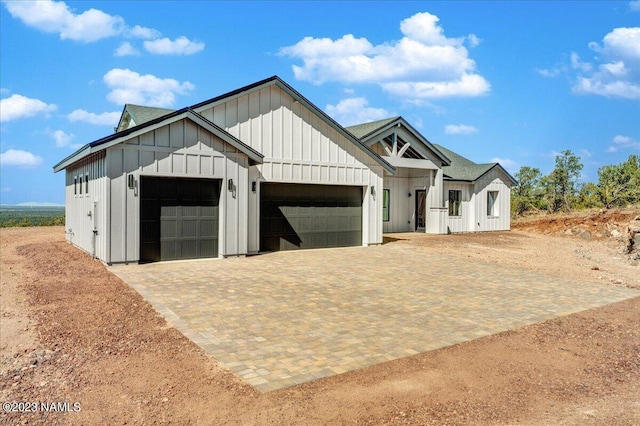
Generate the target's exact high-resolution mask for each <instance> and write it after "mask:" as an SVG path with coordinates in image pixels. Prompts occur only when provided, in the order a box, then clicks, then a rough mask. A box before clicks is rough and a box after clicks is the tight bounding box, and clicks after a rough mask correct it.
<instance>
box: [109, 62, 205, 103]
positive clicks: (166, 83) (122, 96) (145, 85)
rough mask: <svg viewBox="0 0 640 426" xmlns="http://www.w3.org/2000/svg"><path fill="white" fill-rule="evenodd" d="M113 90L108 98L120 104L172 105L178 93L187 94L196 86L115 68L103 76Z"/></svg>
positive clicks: (186, 82)
mask: <svg viewBox="0 0 640 426" xmlns="http://www.w3.org/2000/svg"><path fill="white" fill-rule="evenodd" d="M103 80H104V82H105V84H106V85H107V86H109V88H110V89H111V92H109V94H108V95H107V99H108V100H109V101H111V102H114V103H116V104H119V105H123V104H126V103H132V104H141V105H147V106H156V107H170V106H172V105H173V104H174V102H175V97H176V95H177V94H178V95H186V94H188V93H190V92H191V91H192V90H193V89H195V86H194V85H193V84H191V83H190V82H188V81H185V82H182V83H180V82H179V81H178V80H174V79H172V78H158V77H156V76H154V75H152V74H146V75H141V74H138V73H137V72H135V71H131V70H129V69H121V68H114V69H112V70H111V71H109V72H107V73H106V74H105V75H104V78H103Z"/></svg>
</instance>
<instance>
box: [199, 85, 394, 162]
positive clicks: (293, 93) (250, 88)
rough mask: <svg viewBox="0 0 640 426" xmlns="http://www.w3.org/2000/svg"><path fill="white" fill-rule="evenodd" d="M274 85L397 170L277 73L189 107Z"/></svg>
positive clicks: (368, 152) (209, 103) (369, 153)
mask: <svg viewBox="0 0 640 426" xmlns="http://www.w3.org/2000/svg"><path fill="white" fill-rule="evenodd" d="M273 85H276V86H278V87H279V88H280V89H282V90H284V91H285V92H287V94H289V96H291V97H292V98H293V99H294V101H298V102H300V103H301V104H302V105H304V106H305V107H306V108H307V109H309V110H311V111H314V112H315V113H316V114H317V115H319V116H320V117H322V118H323V119H324V120H325V121H326V122H327V123H328V124H329V125H331V127H333V128H334V130H336V131H338V132H339V133H340V134H342V135H343V136H344V137H346V138H347V139H349V140H350V141H351V142H352V143H354V144H356V145H357V146H359V147H360V148H362V150H363V151H364V152H365V153H367V154H368V155H369V156H370V157H371V158H373V159H374V160H375V161H376V162H377V163H378V164H380V165H381V166H382V167H383V168H384V169H385V170H386V171H388V172H389V173H391V174H395V172H396V169H395V167H393V166H392V165H391V164H389V163H387V162H386V161H384V160H383V159H382V158H380V156H379V155H378V154H376V153H375V152H374V151H372V150H371V149H370V148H369V147H368V146H366V145H364V144H363V143H362V142H361V141H360V139H358V138H357V137H355V136H354V135H352V134H351V133H350V132H349V131H347V130H346V129H345V128H344V127H342V126H341V125H340V124H339V123H338V122H336V121H335V120H334V119H333V118H331V117H330V116H329V115H327V114H326V113H325V112H324V111H322V110H321V109H320V108H318V107H317V106H315V105H314V104H313V103H311V101H309V100H308V99H307V98H305V97H304V96H303V95H302V94H301V93H299V92H298V91H297V90H296V89H294V88H293V87H291V86H289V85H288V84H287V83H286V82H285V81H283V80H282V79H281V78H280V77H278V76H277V75H274V76H272V77H269V78H266V79H264V80H260V81H258V82H256V83H253V84H250V85H248V86H244V87H241V88H239V89H236V90H234V91H232V92H228V93H225V94H223V95H220V96H217V97H215V98H211V99H209V100H206V101H204V102H200V103H197V104H195V105H193V106H191V107H189V108H190V109H192V110H195V111H196V112H197V110H199V109H201V108H202V107H204V106H209V105H212V104H217V103H221V102H226V101H228V100H230V99H233V98H236V97H240V96H243V95H244V94H246V93H248V92H253V91H256V90H260V89H262V88H265V87H269V86H273Z"/></svg>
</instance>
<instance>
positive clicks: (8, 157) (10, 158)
mask: <svg viewBox="0 0 640 426" xmlns="http://www.w3.org/2000/svg"><path fill="white" fill-rule="evenodd" d="M40 164H42V158H41V157H38V156H37V155H33V154H32V153H30V152H27V151H23V150H21V149H9V150H7V151H6V152H4V153H2V154H0V165H2V166H22V167H35V166H39V165H40Z"/></svg>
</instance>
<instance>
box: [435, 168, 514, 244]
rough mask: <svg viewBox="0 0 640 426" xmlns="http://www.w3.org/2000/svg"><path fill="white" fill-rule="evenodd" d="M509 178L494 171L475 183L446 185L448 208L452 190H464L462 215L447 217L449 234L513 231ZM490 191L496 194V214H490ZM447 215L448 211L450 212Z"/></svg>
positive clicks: (448, 183)
mask: <svg viewBox="0 0 640 426" xmlns="http://www.w3.org/2000/svg"><path fill="white" fill-rule="evenodd" d="M505 180H507V176H505V175H504V173H502V172H501V171H500V170H498V169H496V168H494V169H492V170H490V171H489V172H487V173H486V174H485V175H483V176H482V177H481V178H480V179H478V180H477V181H476V182H475V183H465V182H445V183H444V196H445V199H446V200H447V201H446V205H447V207H448V199H449V190H460V191H462V203H461V204H462V205H461V209H460V210H461V215H460V216H447V226H448V232H451V233H457V232H481V231H508V230H509V229H511V216H510V209H511V189H510V188H509V186H508V185H506V184H505ZM489 191H495V192H496V193H497V195H498V196H497V198H496V204H495V208H494V213H495V214H494V215H489V214H488V212H487V197H488V192H489ZM447 215H448V212H447Z"/></svg>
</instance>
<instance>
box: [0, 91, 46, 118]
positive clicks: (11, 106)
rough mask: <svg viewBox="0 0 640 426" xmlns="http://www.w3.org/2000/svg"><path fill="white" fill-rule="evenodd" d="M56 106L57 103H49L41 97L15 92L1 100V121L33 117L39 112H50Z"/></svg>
mask: <svg viewBox="0 0 640 426" xmlns="http://www.w3.org/2000/svg"><path fill="white" fill-rule="evenodd" d="M56 108H57V107H56V105H54V104H47V103H46V102H42V101H41V100H40V99H33V98H27V97H26V96H22V95H18V94H14V95H11V96H10V97H8V98H4V99H2V100H0V122H4V121H11V120H18V119H20V118H26V117H33V116H34V115H38V114H49V113H50V112H53V111H55V110H56Z"/></svg>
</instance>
